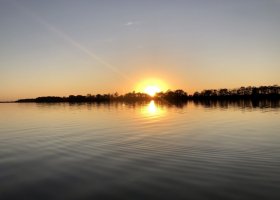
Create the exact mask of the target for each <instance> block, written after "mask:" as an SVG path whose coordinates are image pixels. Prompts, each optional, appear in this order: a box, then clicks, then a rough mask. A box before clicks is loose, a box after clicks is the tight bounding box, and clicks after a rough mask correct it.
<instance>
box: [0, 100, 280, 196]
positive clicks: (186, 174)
mask: <svg viewBox="0 0 280 200" xmlns="http://www.w3.org/2000/svg"><path fill="white" fill-rule="evenodd" d="M279 114H280V109H279V101H278V102H269V101H264V102H260V103H256V102H253V103H252V102H200V103H199V102H188V103H187V104H181V105H177V106H175V105H168V104H162V103H156V102H153V101H151V102H147V103H143V104H127V103H126V104H125V103H111V104H68V103H65V104H36V103H29V104H17V103H10V104H0V199H1V200H2V199H3V200H9V199H27V200H33V199H34V200H35V199H36V200H44V199H52V200H56V199H67V200H71V199H129V200H131V199H239V200H240V199H257V198H259V199H277V200H279V199H280V115H279Z"/></svg>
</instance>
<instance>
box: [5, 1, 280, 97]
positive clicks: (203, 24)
mask: <svg viewBox="0 0 280 200" xmlns="http://www.w3.org/2000/svg"><path fill="white" fill-rule="evenodd" d="M279 65H280V1H278V0H172V1H170V0H141V1H139V0H137V1H136V0H111V1H109V0H102V1H101V0H95V1H94V0H92V1H89V0H80V1H76V0H73V1H71V0H59V1H54V0H48V1H43V0H20V1H19V0H18V1H13V0H0V100H15V99H18V98H27V97H36V96H46V95H58V96H64V95H65V96H68V95H70V94H75V95H77V94H82V95H85V94H87V93H92V94H96V93H108V92H110V93H113V92H116V91H117V92H119V93H125V92H129V91H132V90H135V88H136V87H137V85H139V83H140V82H141V81H145V80H147V79H153V78H155V79H159V80H161V81H164V82H165V84H166V85H167V86H168V87H169V88H170V89H177V88H181V89H184V90H186V91H187V92H189V93H192V92H194V91H195V90H202V89H206V88H220V87H227V88H234V87H239V86H248V85H255V86H259V85H273V84H279V83H280V82H279V80H280V66H279Z"/></svg>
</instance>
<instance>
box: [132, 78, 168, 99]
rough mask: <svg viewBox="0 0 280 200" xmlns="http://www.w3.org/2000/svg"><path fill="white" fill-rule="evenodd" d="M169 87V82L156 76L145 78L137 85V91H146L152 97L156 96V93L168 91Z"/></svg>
mask: <svg viewBox="0 0 280 200" xmlns="http://www.w3.org/2000/svg"><path fill="white" fill-rule="evenodd" d="M167 89H168V85H167V83H166V82H164V81H162V80H160V79H156V78H150V79H144V80H142V81H140V82H139V83H138V84H137V85H136V87H135V90H136V91H137V92H144V93H146V94H148V95H150V96H152V97H153V96H155V94H156V93H158V92H163V91H166V90H167Z"/></svg>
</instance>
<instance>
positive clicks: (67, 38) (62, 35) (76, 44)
mask: <svg viewBox="0 0 280 200" xmlns="http://www.w3.org/2000/svg"><path fill="white" fill-rule="evenodd" d="M13 3H14V4H15V6H16V7H17V8H19V9H20V10H21V11H23V12H24V13H26V14H28V15H30V16H31V17H32V18H33V19H35V20H36V21H38V22H39V23H40V24H41V25H43V26H44V27H45V28H46V29H47V30H48V31H50V32H52V33H54V34H56V35H57V36H59V37H60V38H62V39H63V40H65V41H67V42H68V43H69V44H71V45H72V46H74V47H76V48H77V49H79V50H80V51H82V52H83V53H85V54H86V55H88V56H89V57H90V58H92V59H93V60H95V61H97V62H98V63H100V64H101V65H103V66H105V67H106V68H108V69H110V70H112V71H113V72H115V73H116V74H118V75H120V76H121V77H122V78H124V79H126V80H128V81H130V82H132V81H131V80H130V79H129V78H128V77H127V76H126V75H124V74H123V73H121V72H120V70H119V69H118V68H117V67H115V66H113V65H111V64H109V63H108V62H106V61H105V60H103V59H102V58H100V57H99V56H97V55H96V54H95V53H93V52H92V51H90V50H89V49H88V48H86V47H85V46H83V45H82V44H81V43H79V42H78V41H77V40H74V39H73V38H71V37H70V36H69V35H68V34H66V33H65V32H63V31H62V30H60V29H58V28H57V27H55V26H53V25H52V24H50V23H48V22H47V21H46V20H44V19H43V18H42V17H40V16H38V15H37V14H35V13H34V12H33V11H31V10H30V9H28V8H26V7H25V6H23V5H22V4H19V3H18V2H16V1H14V2H13Z"/></svg>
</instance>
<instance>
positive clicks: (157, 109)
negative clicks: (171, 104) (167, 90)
mask: <svg viewBox="0 0 280 200" xmlns="http://www.w3.org/2000/svg"><path fill="white" fill-rule="evenodd" d="M141 113H142V114H143V115H145V116H146V117H157V118H158V117H162V116H163V115H164V113H165V110H164V109H163V107H161V106H159V105H157V104H156V103H155V101H154V100H152V101H150V103H149V104H147V105H146V106H145V107H143V108H142V109H141Z"/></svg>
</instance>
